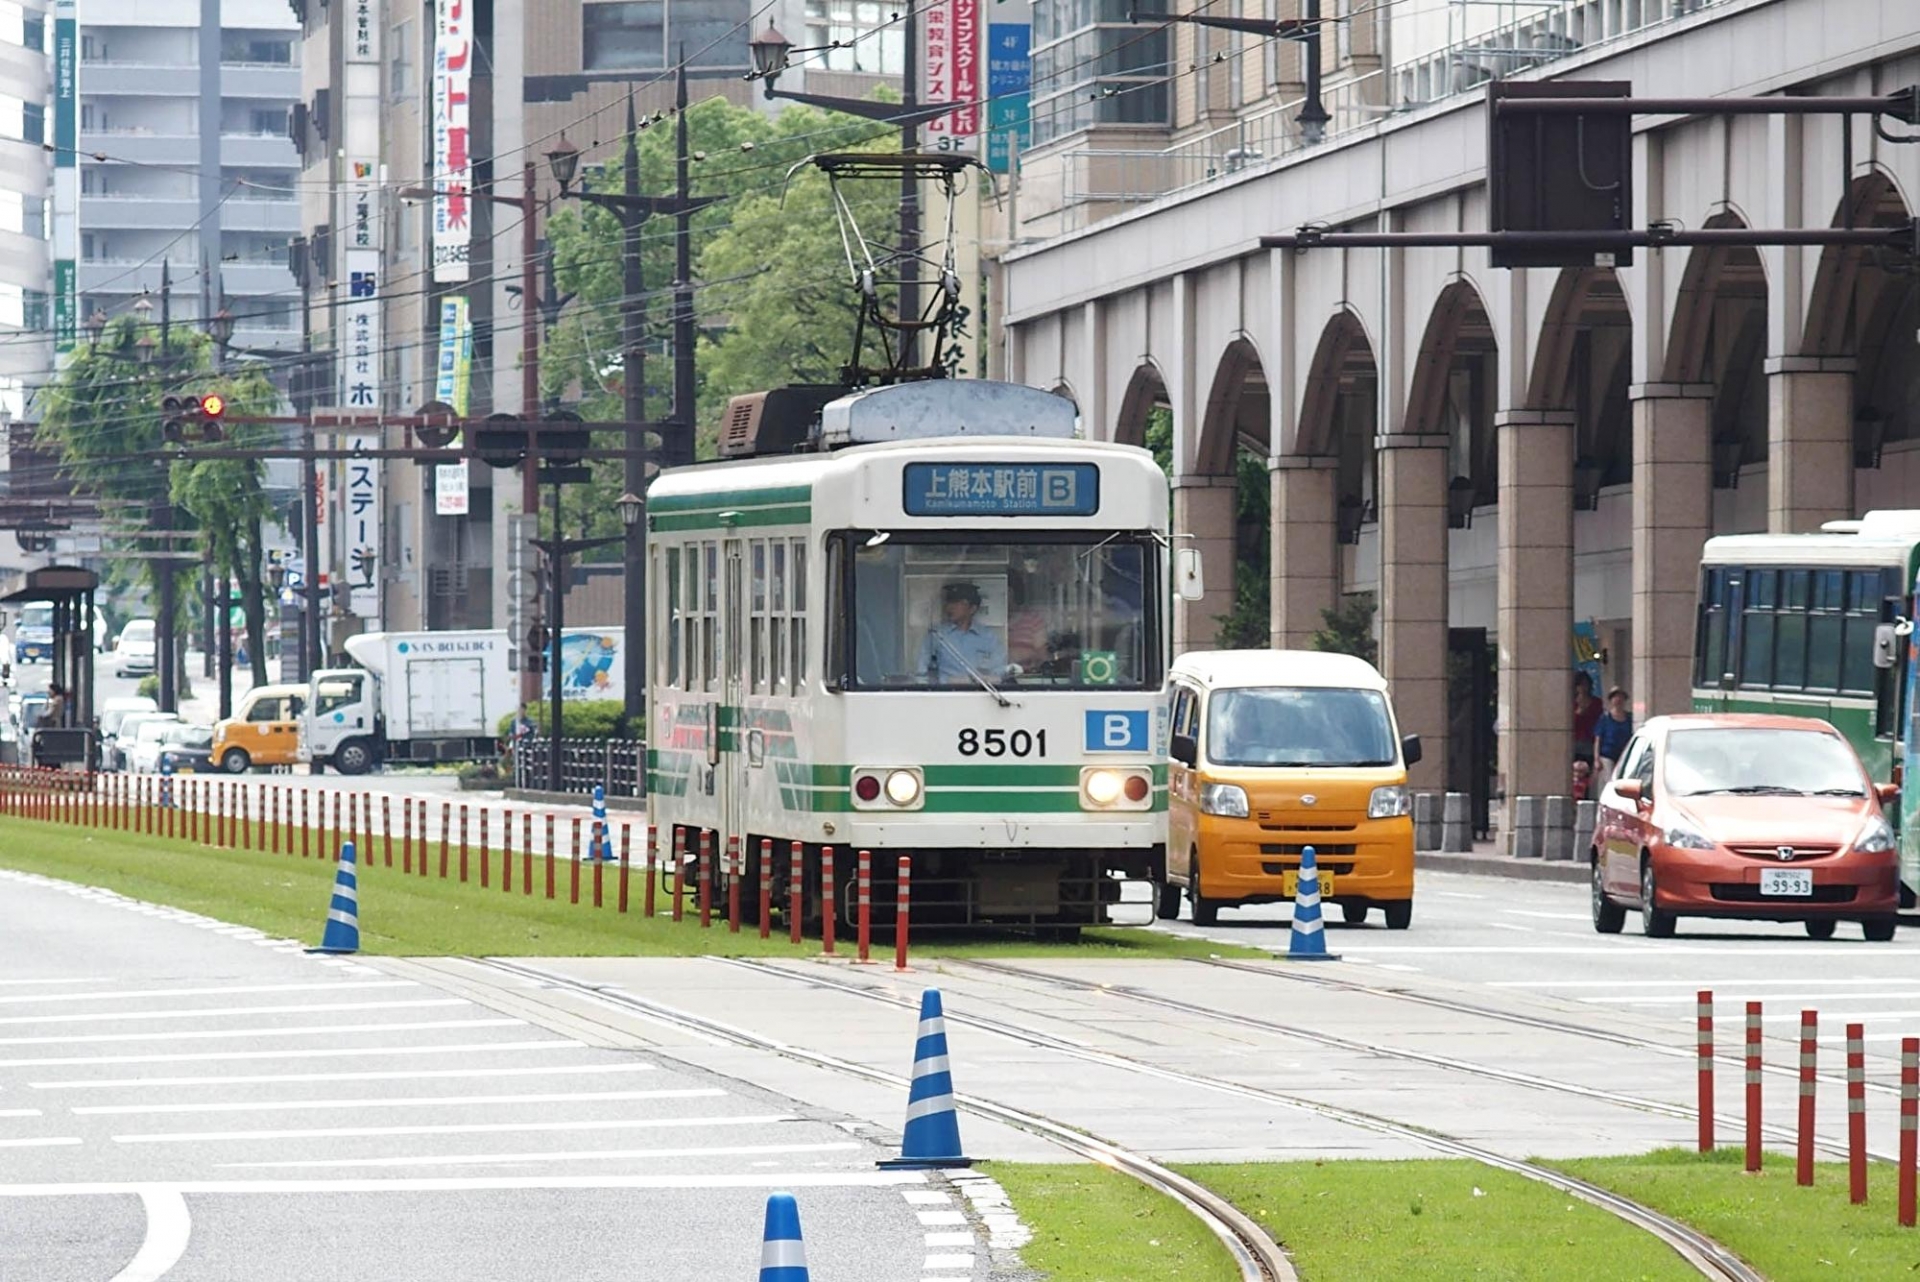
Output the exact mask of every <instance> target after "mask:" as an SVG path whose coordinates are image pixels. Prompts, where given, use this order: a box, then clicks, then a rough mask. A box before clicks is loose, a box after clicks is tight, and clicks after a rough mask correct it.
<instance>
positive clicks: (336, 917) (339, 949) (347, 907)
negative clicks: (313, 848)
mask: <svg viewBox="0 0 1920 1282" xmlns="http://www.w3.org/2000/svg"><path fill="white" fill-rule="evenodd" d="M307 951H308V952H314V953H357V952H359V951H360V887H359V882H358V881H357V880H356V879H355V877H354V875H353V843H352V842H351V841H349V842H344V843H342V845H341V847H340V870H339V871H338V872H336V873H335V874H334V875H333V900H332V902H331V903H329V904H328V905H327V928H326V930H325V932H324V933H322V934H321V936H320V946H319V947H318V948H310V949H308V950H307Z"/></svg>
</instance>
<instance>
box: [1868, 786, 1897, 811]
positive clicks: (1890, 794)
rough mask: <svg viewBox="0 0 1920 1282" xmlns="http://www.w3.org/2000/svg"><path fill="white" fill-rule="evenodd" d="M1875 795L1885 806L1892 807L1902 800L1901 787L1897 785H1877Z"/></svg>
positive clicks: (1874, 789)
mask: <svg viewBox="0 0 1920 1282" xmlns="http://www.w3.org/2000/svg"><path fill="white" fill-rule="evenodd" d="M1873 795H1874V796H1875V797H1877V798H1879V800H1880V804H1881V805H1883V806H1890V805H1892V804H1893V803H1894V802H1896V801H1898V800H1900V785H1899V784H1897V783H1877V784H1875V785H1873Z"/></svg>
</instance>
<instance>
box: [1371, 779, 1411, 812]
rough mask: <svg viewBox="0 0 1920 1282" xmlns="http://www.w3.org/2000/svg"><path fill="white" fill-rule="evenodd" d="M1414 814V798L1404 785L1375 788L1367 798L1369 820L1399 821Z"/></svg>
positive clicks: (1395, 784)
mask: <svg viewBox="0 0 1920 1282" xmlns="http://www.w3.org/2000/svg"><path fill="white" fill-rule="evenodd" d="M1412 813H1413V797H1412V796H1411V795H1410V794H1409V793H1408V792H1407V789H1406V786H1405V785H1404V784H1397V783H1390V784H1387V785H1386V786H1385V787H1382V788H1375V789H1374V790H1373V795H1372V796H1370V797H1368V798H1367V818H1369V819H1398V818H1400V817H1401V816H1402V815H1410V814H1412Z"/></svg>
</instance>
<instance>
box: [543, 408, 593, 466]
mask: <svg viewBox="0 0 1920 1282" xmlns="http://www.w3.org/2000/svg"><path fill="white" fill-rule="evenodd" d="M539 440H540V461H541V462H543V463H545V464H547V465H548V466H549V467H578V466H579V465H580V464H581V463H582V462H584V461H585V460H586V457H587V449H588V447H589V446H590V445H591V444H592V443H593V435H592V432H591V431H590V429H589V428H588V427H587V425H586V423H585V422H584V421H583V420H582V419H581V417H580V416H579V415H578V414H576V413H574V412H573V411H572V410H553V411H551V412H549V413H548V414H547V416H546V419H545V426H544V427H542V428H541V431H540V437H539Z"/></svg>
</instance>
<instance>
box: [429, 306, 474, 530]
mask: <svg viewBox="0 0 1920 1282" xmlns="http://www.w3.org/2000/svg"><path fill="white" fill-rule="evenodd" d="M472 371H473V328H472V321H471V319H470V317H469V314H468V311H467V298H466V295H464V294H456V295H452V296H450V297H447V298H443V299H441V300H440V361H439V367H438V371H437V373H436V376H435V379H434V386H433V399H434V400H436V401H439V402H441V403H442V404H445V405H451V406H452V407H453V412H454V413H455V414H458V415H459V416H460V417H462V418H465V417H466V416H467V405H468V388H469V387H470V386H471V384H472V382H473V373H472ZM456 439H457V438H456ZM468 488H469V487H468V478H467V461H466V460H465V459H461V460H460V461H459V462H458V463H437V464H435V465H434V469H433V511H434V515H435V516H465V515H466V514H467V510H468V498H467V495H468Z"/></svg>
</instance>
